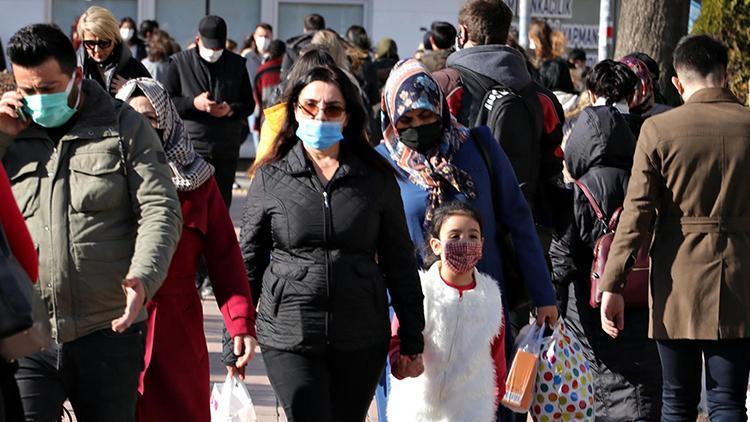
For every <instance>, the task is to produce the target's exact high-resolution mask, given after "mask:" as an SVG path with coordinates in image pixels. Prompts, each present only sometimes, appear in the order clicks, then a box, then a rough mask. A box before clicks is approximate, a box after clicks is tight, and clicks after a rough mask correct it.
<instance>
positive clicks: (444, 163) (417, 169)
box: [381, 59, 476, 227]
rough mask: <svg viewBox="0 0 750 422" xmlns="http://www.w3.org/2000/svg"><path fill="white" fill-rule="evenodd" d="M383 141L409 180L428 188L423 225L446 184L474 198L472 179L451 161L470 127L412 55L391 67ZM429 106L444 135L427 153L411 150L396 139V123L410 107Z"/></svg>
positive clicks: (441, 200) (439, 201)
mask: <svg viewBox="0 0 750 422" xmlns="http://www.w3.org/2000/svg"><path fill="white" fill-rule="evenodd" d="M381 109H382V110H383V112H382V114H381V116H382V121H381V126H382V129H383V142H384V143H385V147H386V149H387V150H388V152H389V153H390V155H391V158H392V159H393V161H395V162H396V164H397V165H398V166H399V167H400V168H401V169H402V170H404V171H405V172H406V173H407V174H408V175H409V180H411V182H412V183H414V184H416V185H417V186H419V187H421V188H422V189H424V190H426V191H427V210H426V212H425V219H424V225H425V227H428V226H429V223H430V222H431V221H432V217H433V213H434V211H435V209H436V208H438V207H439V206H440V205H442V204H443V203H444V202H445V190H446V188H447V187H448V186H451V187H453V188H454V189H455V190H456V191H458V192H461V193H463V194H464V195H466V196H467V197H468V198H469V199H474V198H476V191H475V186H474V181H473V180H472V179H471V176H470V175H469V174H468V173H467V172H466V171H464V170H462V169H460V168H458V167H456V166H454V165H453V162H452V161H453V156H454V155H455V153H456V152H457V151H458V150H459V149H460V148H461V145H463V143H464V142H466V140H467V139H469V129H467V128H465V127H463V126H462V125H461V124H459V123H458V122H457V121H456V119H455V118H453V116H451V114H450V111H449V110H448V105H447V103H446V101H445V98H444V97H443V93H442V92H441V91H440V88H439V87H438V85H437V83H436V82H435V80H434V79H432V77H431V76H430V74H429V72H428V71H427V69H426V68H425V67H424V65H422V63H420V62H419V61H417V60H415V59H406V60H402V61H400V62H398V63H397V64H396V66H394V67H393V70H392V71H391V74H390V76H389V77H388V81H387V82H386V84H385V88H384V90H383V96H382V98H381ZM418 109H421V110H429V111H432V112H433V113H435V114H436V115H438V116H440V120H441V122H442V126H443V139H442V141H441V143H440V146H439V147H438V148H436V149H435V151H434V152H433V153H431V154H430V155H429V156H425V155H422V154H420V153H419V152H417V151H415V150H412V149H411V148H409V147H407V146H406V145H404V144H403V143H401V142H400V141H399V134H398V129H396V123H397V122H398V120H399V119H400V118H401V116H403V115H404V114H406V113H408V112H409V111H411V110H418Z"/></svg>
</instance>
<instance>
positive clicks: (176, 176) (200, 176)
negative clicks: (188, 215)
mask: <svg viewBox="0 0 750 422" xmlns="http://www.w3.org/2000/svg"><path fill="white" fill-rule="evenodd" d="M136 88H140V90H141V91H143V93H144V94H145V95H146V98H148V100H149V101H150V102H151V105H152V106H154V110H156V120H157V122H158V126H157V128H158V129H163V130H164V139H162V140H161V141H162V145H163V146H164V152H165V153H166V155H167V163H168V164H169V167H170V168H171V169H172V182H174V185H175V187H176V188H177V190H178V191H191V190H195V189H198V187H200V186H201V185H202V184H203V183H205V182H206V181H207V180H208V179H210V178H211V176H213V174H214V168H213V166H212V165H211V164H209V163H207V162H206V161H205V160H203V157H201V156H200V155H198V153H196V152H195V150H194V149H193V144H192V143H190V140H189V139H188V134H187V131H186V130H185V124H184V123H183V122H182V119H181V118H180V116H179V114H177V109H176V108H175V106H174V103H173V102H172V99H171V98H169V94H168V93H167V90H166V89H164V87H163V86H162V85H161V84H160V83H159V82H157V81H155V80H153V79H151V78H137V79H131V80H129V81H128V82H126V83H125V85H123V86H122V88H120V90H119V91H118V92H117V96H116V98H118V99H120V100H123V101H127V100H128V99H130V97H131V96H132V95H133V92H134V91H135V89H136Z"/></svg>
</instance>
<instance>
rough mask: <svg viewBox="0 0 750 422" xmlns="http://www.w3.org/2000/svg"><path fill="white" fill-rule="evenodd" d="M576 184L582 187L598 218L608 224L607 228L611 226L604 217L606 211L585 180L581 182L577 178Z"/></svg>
mask: <svg viewBox="0 0 750 422" xmlns="http://www.w3.org/2000/svg"><path fill="white" fill-rule="evenodd" d="M576 186H578V187H579V188H580V189H581V192H583V195H584V196H585V197H586V199H587V200H588V201H589V205H591V209H593V210H594V214H596V218H597V219H598V220H600V221H602V222H603V223H604V224H605V225H607V228H609V224H608V222H607V220H606V219H605V218H604V211H602V209H601V207H600V206H599V204H598V203H597V202H596V199H595V198H594V194H592V193H591V191H590V190H589V188H588V187H587V186H586V185H585V184H583V182H581V181H580V180H576ZM618 215H619V214H618Z"/></svg>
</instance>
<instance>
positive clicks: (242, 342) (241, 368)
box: [227, 334, 258, 381]
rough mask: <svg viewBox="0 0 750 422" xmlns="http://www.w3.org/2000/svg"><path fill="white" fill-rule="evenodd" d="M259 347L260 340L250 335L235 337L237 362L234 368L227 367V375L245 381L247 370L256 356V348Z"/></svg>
mask: <svg viewBox="0 0 750 422" xmlns="http://www.w3.org/2000/svg"><path fill="white" fill-rule="evenodd" d="M257 345H258V340H256V339H255V337H253V336H251V335H249V334H244V335H239V336H234V355H235V356H237V362H236V363H235V364H234V366H229V365H227V373H229V375H231V376H235V375H237V376H239V377H240V379H241V380H243V381H244V380H245V368H246V367H247V364H248V362H250V361H251V360H252V359H253V357H254V356H255V346H257Z"/></svg>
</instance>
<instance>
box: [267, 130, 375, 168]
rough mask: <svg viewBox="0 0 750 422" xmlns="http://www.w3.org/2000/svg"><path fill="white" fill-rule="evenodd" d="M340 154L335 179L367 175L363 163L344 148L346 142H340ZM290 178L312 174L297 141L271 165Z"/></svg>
mask: <svg viewBox="0 0 750 422" xmlns="http://www.w3.org/2000/svg"><path fill="white" fill-rule="evenodd" d="M341 142H342V144H341V153H340V155H339V171H338V172H337V175H336V178H339V177H343V176H349V175H351V176H358V175H364V174H367V169H366V167H365V163H364V162H363V161H362V160H361V159H360V158H359V157H358V156H357V155H356V154H355V153H354V152H353V151H351V149H350V148H348V147H347V146H346V141H345V140H344V141H341ZM271 165H272V166H273V167H276V168H278V169H279V170H282V171H284V172H286V173H289V174H290V175H292V176H305V175H311V174H313V173H314V170H313V167H312V163H311V162H310V159H309V158H307V154H305V148H304V146H303V145H302V141H300V140H299V139H297V143H296V144H295V145H294V146H293V147H292V149H291V150H289V153H287V155H286V156H284V157H283V158H281V159H280V160H279V161H277V162H275V163H273V164H271Z"/></svg>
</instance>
